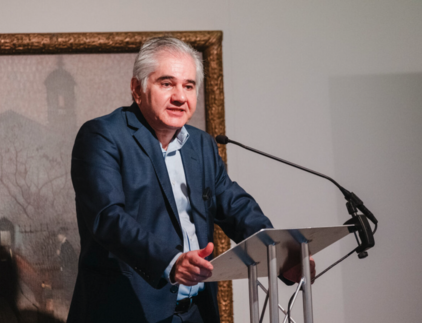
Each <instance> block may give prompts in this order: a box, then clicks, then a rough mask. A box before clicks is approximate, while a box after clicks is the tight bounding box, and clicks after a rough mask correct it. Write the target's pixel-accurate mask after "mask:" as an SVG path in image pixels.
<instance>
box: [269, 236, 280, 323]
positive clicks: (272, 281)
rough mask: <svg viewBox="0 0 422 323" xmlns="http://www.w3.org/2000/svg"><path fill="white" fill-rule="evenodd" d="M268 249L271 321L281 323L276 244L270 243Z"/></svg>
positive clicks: (271, 322)
mask: <svg viewBox="0 0 422 323" xmlns="http://www.w3.org/2000/svg"><path fill="white" fill-rule="evenodd" d="M267 248H268V249H267V250H268V257H267V259H268V289H269V291H268V293H269V300H270V323H279V322H280V321H279V318H278V314H279V313H278V285H277V284H278V281H277V276H278V273H277V252H276V245H275V244H270V245H268V246H267Z"/></svg>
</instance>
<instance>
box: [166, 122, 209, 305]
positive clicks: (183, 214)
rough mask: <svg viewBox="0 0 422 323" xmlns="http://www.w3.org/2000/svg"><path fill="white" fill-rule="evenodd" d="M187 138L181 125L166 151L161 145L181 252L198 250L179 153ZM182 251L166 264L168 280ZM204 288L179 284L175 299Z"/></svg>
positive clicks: (190, 295)
mask: <svg viewBox="0 0 422 323" xmlns="http://www.w3.org/2000/svg"><path fill="white" fill-rule="evenodd" d="M188 138H189V133H188V131H187V130H186V128H185V127H183V128H182V129H181V130H180V131H179V133H178V134H177V136H176V137H175V138H174V139H173V140H172V141H171V142H170V144H169V145H168V147H167V151H166V150H164V149H163V147H162V146H161V143H160V146H161V151H162V152H163V157H164V160H165V163H166V167H167V172H168V175H169V178H170V183H171V188H172V190H173V195H174V199H175V201H176V206H177V212H178V213H179V219H180V224H181V226H182V232H183V252H188V251H192V250H199V243H198V237H197V236H196V230H195V224H193V222H192V211H191V205H190V202H189V194H188V187H187V185H186V177H185V169H184V167H183V163H182V157H181V155H180V149H181V148H182V147H183V145H184V144H185V143H186V141H187V140H188ZM181 254H182V253H178V254H177V255H176V256H175V257H174V258H173V259H172V261H171V262H170V264H169V265H168V266H167V268H166V270H165V272H164V276H165V278H166V279H167V280H168V281H170V271H171V269H172V268H173V265H174V263H175V262H176V260H177V259H178V258H179V256H180V255H181ZM203 289H204V283H199V284H197V285H195V286H185V285H180V286H179V293H178V294H177V300H181V299H183V298H186V297H193V296H195V295H198V292H199V291H201V290H203Z"/></svg>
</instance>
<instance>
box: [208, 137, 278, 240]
mask: <svg viewBox="0 0 422 323" xmlns="http://www.w3.org/2000/svg"><path fill="white" fill-rule="evenodd" d="M212 149H213V156H214V165H215V170H216V171H215V197H216V205H217V208H216V215H215V219H214V222H215V223H216V224H217V225H219V226H220V227H221V229H222V230H223V231H224V233H225V234H226V235H227V236H228V237H229V238H230V239H232V240H233V241H235V242H236V243H239V242H241V241H242V240H244V239H246V238H248V237H249V236H251V235H252V234H254V233H255V232H258V231H259V230H261V229H264V228H272V227H273V226H272V224H271V221H270V220H269V219H268V218H267V217H266V216H265V215H264V214H263V213H262V210H261V208H260V207H259V205H258V203H257V202H256V201H255V200H254V198H253V197H252V196H251V195H249V194H248V193H246V192H245V190H244V189H243V188H241V187H240V186H239V185H238V184H237V183H236V182H233V181H232V180H231V179H230V177H229V176H228V174H227V171H226V167H225V165H224V163H223V161H222V159H221V157H220V156H219V154H218V148H217V144H216V143H215V141H214V140H212Z"/></svg>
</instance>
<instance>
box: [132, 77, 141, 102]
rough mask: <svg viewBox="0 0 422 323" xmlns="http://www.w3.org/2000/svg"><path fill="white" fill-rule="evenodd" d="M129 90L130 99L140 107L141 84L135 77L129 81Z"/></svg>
mask: <svg viewBox="0 0 422 323" xmlns="http://www.w3.org/2000/svg"><path fill="white" fill-rule="evenodd" d="M130 89H131V91H132V98H133V100H134V101H135V102H136V103H137V104H138V106H139V105H141V102H142V100H141V93H142V87H141V82H139V81H138V79H136V78H135V77H133V78H132V80H131V81H130Z"/></svg>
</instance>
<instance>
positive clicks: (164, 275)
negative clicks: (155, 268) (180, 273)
mask: <svg viewBox="0 0 422 323" xmlns="http://www.w3.org/2000/svg"><path fill="white" fill-rule="evenodd" d="M181 254H182V253H181V252H179V253H178V254H177V255H175V256H174V258H173V259H172V260H171V261H170V263H169V265H168V266H167V268H166V270H164V274H163V278H165V279H166V280H167V281H168V282H169V283H170V284H172V285H177V283H172V282H171V280H170V272H171V270H172V268H173V266H174V264H175V263H176V261H177V259H179V257H180V255H181Z"/></svg>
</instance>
